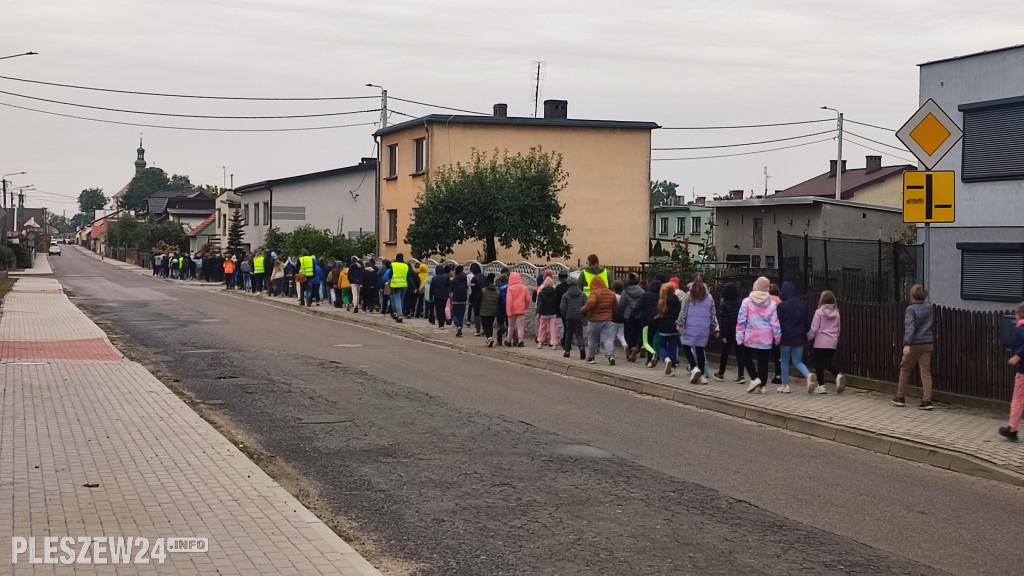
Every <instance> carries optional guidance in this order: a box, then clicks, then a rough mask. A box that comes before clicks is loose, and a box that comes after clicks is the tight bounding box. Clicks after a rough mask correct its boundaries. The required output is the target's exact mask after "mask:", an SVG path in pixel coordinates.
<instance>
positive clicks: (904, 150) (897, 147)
mask: <svg viewBox="0 0 1024 576" xmlns="http://www.w3.org/2000/svg"><path fill="white" fill-rule="evenodd" d="M846 133H847V134H849V135H850V136H855V137H857V138H860V139H861V140H867V141H868V142H873V143H875V144H878V145H879V146H885V147H886V148H892V149H893V150H899V151H900V152H909V150H907V149H906V148H901V147H899V146H893V145H891V144H886V143H885V142H879V141H878V140H872V139H871V138H868V137H866V136H861V135H860V134H854V133H853V132H850V131H847V132H846Z"/></svg>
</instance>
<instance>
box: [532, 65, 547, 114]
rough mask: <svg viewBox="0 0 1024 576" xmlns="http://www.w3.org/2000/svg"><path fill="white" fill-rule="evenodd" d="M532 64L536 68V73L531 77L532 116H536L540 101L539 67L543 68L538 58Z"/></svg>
mask: <svg viewBox="0 0 1024 576" xmlns="http://www.w3.org/2000/svg"><path fill="white" fill-rule="evenodd" d="M533 64H534V66H535V67H536V69H537V71H536V73H535V74H534V77H533V117H534V118H536V117H537V105H538V104H539V103H540V77H541V69H542V68H543V66H544V63H543V62H541V61H539V60H538V61H536V62H534V63H533Z"/></svg>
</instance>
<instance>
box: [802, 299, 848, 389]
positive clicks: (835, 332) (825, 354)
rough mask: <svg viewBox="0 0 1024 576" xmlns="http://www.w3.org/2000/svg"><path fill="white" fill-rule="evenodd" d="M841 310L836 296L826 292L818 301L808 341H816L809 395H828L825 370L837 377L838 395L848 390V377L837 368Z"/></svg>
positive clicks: (809, 381) (808, 379)
mask: <svg viewBox="0 0 1024 576" xmlns="http://www.w3.org/2000/svg"><path fill="white" fill-rule="evenodd" d="M839 326H840V324H839V308H837V307H836V295H835V294H833V293H832V291H831V290H825V291H824V292H822V293H821V298H819V299H818V309H817V310H815V311H814V320H812V321H811V331H810V332H808V333H807V339H808V340H814V374H811V375H810V376H809V377H808V378H807V393H808V394H827V393H828V391H827V390H825V369H826V368H828V371H829V372H831V373H832V375H833V376H835V379H836V393H839V392H842V391H843V389H844V388H846V377H845V376H843V375H842V374H840V373H839V371H838V370H836V368H835V355H836V347H838V346H839Z"/></svg>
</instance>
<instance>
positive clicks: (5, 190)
mask: <svg viewBox="0 0 1024 576" xmlns="http://www.w3.org/2000/svg"><path fill="white" fill-rule="evenodd" d="M18 174H25V172H11V173H10V174H4V175H3V176H0V181H2V182H3V195H4V198H3V203H4V209H6V208H7V177H8V176H17V175H18ZM11 204H12V205H13V204H14V200H11Z"/></svg>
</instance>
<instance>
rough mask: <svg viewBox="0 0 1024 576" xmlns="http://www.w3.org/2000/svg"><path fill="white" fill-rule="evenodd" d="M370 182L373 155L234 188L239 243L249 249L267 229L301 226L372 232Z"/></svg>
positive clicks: (373, 173) (351, 232) (373, 176)
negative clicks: (240, 230)
mask: <svg viewBox="0 0 1024 576" xmlns="http://www.w3.org/2000/svg"><path fill="white" fill-rule="evenodd" d="M376 181H377V159H376V158H363V159H362V161H361V162H360V163H359V164H356V165H355V166H348V167H345V168H337V169H334V170H326V171H324V172H315V173H312V174H303V175H301V176H292V177H290V178H281V179H278V180H267V181H265V182H256V183H253V184H246V185H245V186H240V187H238V188H235V194H237V195H238V202H239V204H240V205H241V210H242V218H243V222H244V225H243V230H244V231H245V236H244V237H243V242H244V243H245V244H247V245H248V246H249V247H250V249H255V248H258V247H259V246H261V245H262V244H263V239H264V238H265V235H266V233H267V230H269V229H270V228H278V229H280V230H281V232H291V231H293V230H295V229H296V228H299V227H301V226H305V225H306V224H309V225H311V226H313V227H314V228H317V229H319V230H324V229H326V230H330V231H331V232H332V233H334V234H345V235H348V236H350V237H358V236H360V235H362V234H373V233H374V232H375V228H374V226H375V220H374V217H375V215H376V207H375V203H376V194H375V190H376V188H375V186H376ZM229 218H230V217H229Z"/></svg>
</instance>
